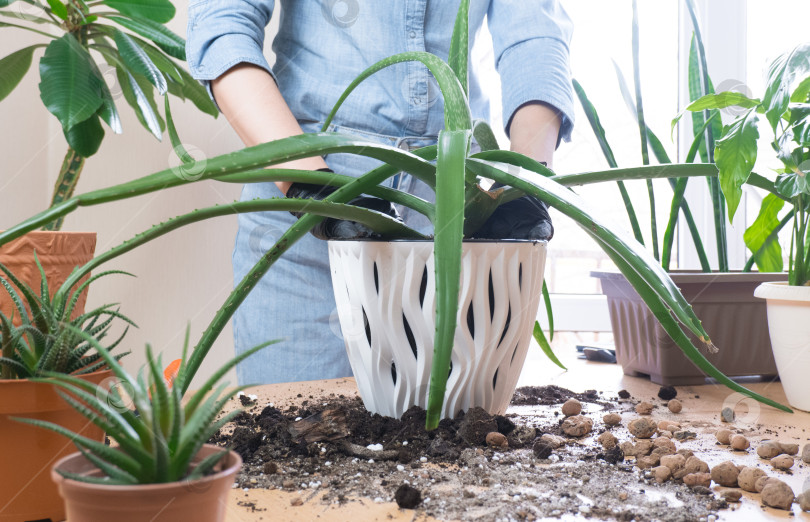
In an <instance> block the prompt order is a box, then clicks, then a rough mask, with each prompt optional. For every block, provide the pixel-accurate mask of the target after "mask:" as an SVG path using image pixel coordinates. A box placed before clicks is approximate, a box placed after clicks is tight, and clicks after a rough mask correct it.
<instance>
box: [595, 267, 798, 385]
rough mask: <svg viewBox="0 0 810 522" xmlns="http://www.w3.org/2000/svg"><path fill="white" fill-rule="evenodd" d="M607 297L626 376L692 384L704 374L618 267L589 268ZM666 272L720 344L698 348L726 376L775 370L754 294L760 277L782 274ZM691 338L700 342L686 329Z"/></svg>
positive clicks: (760, 306)
mask: <svg viewBox="0 0 810 522" xmlns="http://www.w3.org/2000/svg"><path fill="white" fill-rule="evenodd" d="M591 275H592V276H593V277H596V278H598V279H599V280H600V282H601V284H602V293H603V294H605V295H606V296H607V300H608V308H609V310H610V323H611V326H612V327H613V342H614V344H615V346H616V360H617V362H618V363H619V364H620V365H621V366H622V370H623V371H624V373H625V374H627V375H634V376H638V375H645V376H649V377H650V380H651V381H652V382H654V383H656V384H664V385H673V386H679V385H694V384H703V383H705V382H706V376H705V375H704V374H703V372H702V371H701V370H700V369H699V368H698V367H697V366H695V365H694V364H693V363H692V361H690V360H689V359H688V358H687V357H686V356H685V355H684V354H683V352H682V351H681V349H680V348H678V345H677V344H675V342H674V341H673V340H672V339H671V338H670V337H669V335H668V334H667V333H666V332H665V331H664V328H663V327H662V326H661V325H660V324H659V323H658V321H657V320H656V319H655V316H654V315H653V314H652V312H650V310H649V308H647V305H646V304H645V303H644V301H642V300H641V297H640V296H639V295H638V293H637V292H636V291H635V290H634V289H633V287H632V286H630V283H629V282H627V279H625V277H624V276H623V275H622V274H620V273H617V272H591ZM669 275H670V277H671V278H672V280H673V281H674V282H675V284H676V285H677V286H678V288H680V289H681V292H682V293H683V295H684V297H685V298H686V300H687V301H688V302H689V304H691V305H692V307H693V308H694V310H695V313H696V314H697V316H698V318H700V320H701V321H702V322H703V327H704V328H705V329H706V331H707V332H708V333H709V336H711V339H712V341H713V342H714V344H715V345H716V346H717V347H718V348H719V349H720V351H719V352H718V353H714V354H712V353H707V352H706V351H705V350H701V351H702V352H703V354H704V355H705V356H706V358H707V359H708V360H709V361H710V362H711V363H712V364H714V365H715V366H716V367H717V368H718V369H720V371H722V372H723V373H724V374H726V375H728V376H729V377H742V376H752V375H755V376H761V377H770V376H774V375H776V363H775V362H774V359H773V352H772V350H771V343H770V339H769V337H768V325H767V319H766V313H765V305H764V303H763V302H762V301H761V300H759V299H756V298H754V296H753V294H754V289H755V288H756V287H757V286H758V285H759V284H760V283H762V282H763V281H780V280H781V281H784V280H786V279H787V274H786V273H760V272H750V273H742V272H729V273H703V272H691V271H686V270H682V271H673V272H671V273H670V274H669ZM689 338H690V339H692V343H693V344H694V345H695V346H697V347H698V348H700V347H701V346H702V343H701V342H700V341H699V340H698V339H697V338H696V337H695V336H694V335H693V334H692V333H691V332H689Z"/></svg>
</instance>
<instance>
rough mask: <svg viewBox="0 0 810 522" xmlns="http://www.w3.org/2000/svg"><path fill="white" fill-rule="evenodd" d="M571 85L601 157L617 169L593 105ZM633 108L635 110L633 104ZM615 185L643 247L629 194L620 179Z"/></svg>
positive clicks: (573, 81) (637, 239) (635, 234)
mask: <svg viewBox="0 0 810 522" xmlns="http://www.w3.org/2000/svg"><path fill="white" fill-rule="evenodd" d="M572 83H573V84H574V92H576V94H577V98H578V99H579V103H580V105H582V109H583V111H585V116H586V117H587V118H588V123H590V125H591V130H592V131H593V134H594V136H595V137H596V141H597V143H599V148H601V149H602V155H603V156H604V157H605V161H607V163H608V166H609V167H610V168H614V169H615V168H617V167H618V164H617V163H616V158H615V157H614V156H613V149H612V148H611V147H610V144H609V143H608V140H607V135H606V133H605V129H604V128H603V127H602V122H601V121H600V120H599V114H598V113H597V112H596V107H594V106H593V103H591V101H590V100H589V99H588V95H587V94H586V93H585V90H584V89H583V88H582V86H581V85H580V84H579V82H577V81H576V80H572ZM633 107H634V109H635V104H634V105H633ZM616 184H617V185H618V187H619V193H620V194H621V196H622V201H623V202H624V208H625V211H626V212H627V218H628V219H629V220H630V227H631V228H632V229H633V235H634V236H635V238H636V241H638V242H639V243H641V244H642V245H643V244H644V235H643V234H642V233H641V226H640V225H639V223H638V217H636V210H635V208H634V207H633V202H632V200H631V199H630V194H629V193H628V192H627V187H626V186H625V185H624V181H623V180H621V179H617V180H616Z"/></svg>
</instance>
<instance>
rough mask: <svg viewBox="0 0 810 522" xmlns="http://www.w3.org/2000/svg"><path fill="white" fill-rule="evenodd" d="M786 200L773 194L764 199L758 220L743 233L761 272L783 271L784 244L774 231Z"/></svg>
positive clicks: (777, 226) (746, 244)
mask: <svg viewBox="0 0 810 522" xmlns="http://www.w3.org/2000/svg"><path fill="white" fill-rule="evenodd" d="M784 206H785V202H784V201H783V200H781V199H779V198H778V197H776V196H774V195H773V194H768V195H766V196H765V198H764V199H763V200H762V205H761V206H760V207H759V214H758V215H757V218H756V220H754V222H753V223H752V224H751V226H750V227H748V229H746V231H745V233H744V234H743V240H744V241H745V246H747V247H748V249H749V250H750V251H751V252H753V254H754V255H753V257H754V260H755V262H756V264H757V268H758V269H759V271H760V272H781V271H782V270H783V269H784V265H783V262H782V246H781V245H780V244H779V238H778V237H777V236H776V234H774V233H773V232H774V231H775V230H777V229H778V228H779V224H780V223H779V211H780V210H782V207H784Z"/></svg>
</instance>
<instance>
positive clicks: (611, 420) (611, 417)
mask: <svg viewBox="0 0 810 522" xmlns="http://www.w3.org/2000/svg"><path fill="white" fill-rule="evenodd" d="M602 422H604V423H605V424H606V425H608V426H618V425H619V424H621V422H622V416H621V415H619V414H618V413H608V414H607V415H605V416H604V417H602Z"/></svg>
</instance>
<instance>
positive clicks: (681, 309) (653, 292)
mask: <svg viewBox="0 0 810 522" xmlns="http://www.w3.org/2000/svg"><path fill="white" fill-rule="evenodd" d="M468 163H469V164H470V165H469V168H474V169H476V170H480V175H483V176H486V177H490V178H492V179H496V180H497V181H500V182H501V183H504V184H508V185H511V186H514V187H516V188H519V189H520V190H523V191H524V192H526V193H527V194H531V195H532V196H534V197H536V198H538V199H540V200H542V201H544V202H545V203H546V204H548V205H549V206H552V207H554V208H556V209H557V210H559V211H560V212H562V213H564V214H565V215H567V216H568V217H570V218H572V219H574V220H575V221H576V222H577V224H579V225H580V226H581V227H582V228H583V229H584V230H585V231H586V232H587V233H588V234H589V235H590V236H591V237H592V238H593V239H594V240H595V241H597V243H599V245H600V246H601V247H602V249H603V250H604V251H605V253H606V254H608V256H609V257H610V258H611V259H612V260H613V261H614V263H616V265H617V266H618V267H619V269H620V270H621V271H622V273H623V274H624V275H625V277H627V279H628V281H629V282H630V283H631V284H632V285H633V287H634V288H635V289H636V291H637V292H638V293H639V295H640V296H641V297H642V299H644V302H645V303H646V304H647V305H648V306H649V307H650V310H651V311H652V312H653V313H654V314H655V316H656V318H657V319H658V320H659V322H660V323H661V325H662V326H663V327H664V329H665V330H666V332H667V333H668V334H669V335H670V337H672V338H673V340H674V341H675V342H676V344H678V346H679V347H680V348H681V349H682V350H683V351H684V354H685V355H686V356H687V357H689V358H690V360H692V362H694V363H695V364H696V365H697V366H698V367H699V368H700V369H701V370H703V371H704V372H706V373H707V374H708V375H709V376H710V377H713V378H715V379H717V380H719V381H720V382H722V383H723V384H725V385H726V386H728V387H729V388H731V389H733V390H736V391H739V392H741V393H744V394H746V395H748V396H750V397H753V398H755V399H756V400H758V401H760V402H762V403H764V404H768V405H771V406H774V407H776V408H779V409H782V410H784V411H792V410H790V409H789V408H787V407H786V406H783V405H781V404H779V403H777V402H775V401H772V400H770V399H767V398H765V397H762V396H760V395H758V394H756V393H753V392H752V391H750V390H748V389H746V388H744V387H742V386H740V385H739V384H737V383H735V382H734V381H732V380H731V379H729V378H728V377H726V376H725V375H723V374H722V372H720V371H719V370H717V368H715V367H714V366H713V365H712V364H711V363H710V362H709V361H708V360H706V358H705V357H704V356H703V354H701V353H700V351H699V350H698V349H697V348H695V347H694V346H693V345H692V343H691V341H690V340H689V337H688V336H687V335H686V334H685V333H684V332H683V330H682V329H681V326H679V324H678V323H677V322H676V321H675V320H674V318H673V315H674V317H676V318H677V319H678V320H679V321H680V322H681V324H682V325H683V326H685V327H686V328H687V329H689V330H690V331H691V332H692V333H693V334H695V335H696V336H697V337H698V339H700V340H701V342H703V343H704V344H706V345H707V346H708V348H709V350H712V351H716V348H715V347H714V345H713V344H712V343H711V340H710V339H709V337H708V334H706V332H705V330H704V329H703V326H702V325H701V323H700V320H699V319H698V318H697V316H696V315H695V313H694V311H693V310H692V307H691V306H690V305H689V303H688V302H687V301H686V300H685V299H684V298H683V295H682V294H681V293H680V291H679V290H678V288H677V287H676V286H675V284H674V283H673V282H672V280H671V279H670V278H669V276H668V275H667V274H666V272H664V270H663V269H662V268H661V267H660V266H659V265H658V264H657V262H656V261H655V260H654V259H653V258H652V257H651V256H650V254H649V253H648V252H647V251H646V250H644V249H643V248H641V246H640V245H638V243H637V242H635V241H633V240H632V239H630V238H626V237H625V234H624V233H623V232H622V231H621V230H612V229H610V228H608V227H606V226H605V225H604V224H602V223H601V221H600V220H599V219H598V218H597V217H596V215H595V214H594V213H593V212H592V211H591V210H590V208H589V207H590V206H589V205H588V204H587V203H586V202H585V201H584V200H582V199H581V198H580V197H579V196H577V195H576V194H574V193H572V192H570V191H568V190H565V189H564V188H563V187H561V186H559V185H558V184H556V183H555V182H554V181H553V180H550V179H545V178H534V179H533V181H528V180H525V179H521V178H517V177H515V176H512V175H510V174H507V173H506V172H504V171H503V170H500V169H499V168H498V167H497V165H492V164H489V163H487V162H484V161H482V160H475V159H471V160H469V161H468Z"/></svg>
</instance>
